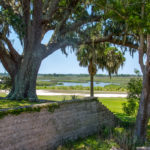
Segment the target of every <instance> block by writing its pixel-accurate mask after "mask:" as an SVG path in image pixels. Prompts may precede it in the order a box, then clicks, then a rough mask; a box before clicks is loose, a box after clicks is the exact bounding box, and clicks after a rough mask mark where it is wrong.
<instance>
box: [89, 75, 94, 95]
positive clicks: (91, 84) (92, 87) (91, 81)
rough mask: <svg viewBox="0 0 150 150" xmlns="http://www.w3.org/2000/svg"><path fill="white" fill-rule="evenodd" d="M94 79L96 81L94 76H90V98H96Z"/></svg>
mask: <svg viewBox="0 0 150 150" xmlns="http://www.w3.org/2000/svg"><path fill="white" fill-rule="evenodd" d="M93 79H94V76H93V75H92V74H90V97H94V86H93Z"/></svg>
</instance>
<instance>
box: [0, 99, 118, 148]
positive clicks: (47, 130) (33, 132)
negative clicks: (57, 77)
mask: <svg viewBox="0 0 150 150" xmlns="http://www.w3.org/2000/svg"><path fill="white" fill-rule="evenodd" d="M30 107H31V108H32V109H31V108H30ZM30 107H29V108H27V109H25V108H19V109H18V110H17V109H16V110H15V113H14V112H13V111H12V110H7V112H4V114H5V115H3V118H1V119H0V150H53V149H56V147H57V146H58V145H60V144H62V143H63V142H64V141H66V140H75V139H77V138H78V137H85V136H87V135H90V134H93V133H95V132H97V131H98V130H99V128H100V126H103V125H105V126H110V127H113V126H115V124H116V118H115V116H114V115H113V114H112V113H111V112H110V111H109V110H108V109H107V108H106V107H104V106H103V105H102V104H101V103H99V102H98V101H97V100H95V99H91V100H89V99H88V100H74V101H68V102H67V101H66V102H59V103H57V104H56V103H53V104H50V103H46V104H40V105H35V106H30ZM21 110H27V111H26V112H23V111H21ZM17 112H19V113H17Z"/></svg>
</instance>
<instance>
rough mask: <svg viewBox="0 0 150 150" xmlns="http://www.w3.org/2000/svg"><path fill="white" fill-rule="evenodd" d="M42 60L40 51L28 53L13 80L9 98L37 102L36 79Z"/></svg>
mask: <svg viewBox="0 0 150 150" xmlns="http://www.w3.org/2000/svg"><path fill="white" fill-rule="evenodd" d="M42 58H43V57H42V54H41V53H40V51H39V52H38V51H35V52H34V51H32V53H30V52H28V53H27V54H26V55H25V56H24V57H23V58H22V61H21V63H20V65H19V66H18V68H17V72H16V74H15V75H14V77H13V78H12V80H13V83H12V89H11V91H10V93H9V94H8V96H7V98H9V99H12V100H13V99H16V100H21V99H28V100H32V101H34V100H37V95H36V79H37V74H38V70H39V67H40V65H41V61H42Z"/></svg>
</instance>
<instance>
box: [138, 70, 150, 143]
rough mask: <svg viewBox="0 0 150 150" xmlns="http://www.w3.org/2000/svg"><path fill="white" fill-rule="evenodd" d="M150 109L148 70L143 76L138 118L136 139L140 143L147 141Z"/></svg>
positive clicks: (149, 77)
mask: <svg viewBox="0 0 150 150" xmlns="http://www.w3.org/2000/svg"><path fill="white" fill-rule="evenodd" d="M149 108H150V75H149V73H148V70H146V72H145V73H144V75H143V89H142V94H141V99H140V103H139V110H138V115H137V118H136V138H137V140H138V142H140V143H144V142H145V140H146V133H147V124H148V119H149Z"/></svg>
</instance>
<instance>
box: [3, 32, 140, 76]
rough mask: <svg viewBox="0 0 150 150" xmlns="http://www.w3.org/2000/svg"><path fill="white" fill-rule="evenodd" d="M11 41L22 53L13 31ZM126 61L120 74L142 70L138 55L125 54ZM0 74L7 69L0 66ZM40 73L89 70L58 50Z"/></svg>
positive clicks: (71, 55) (72, 54) (45, 60)
mask: <svg viewBox="0 0 150 150" xmlns="http://www.w3.org/2000/svg"><path fill="white" fill-rule="evenodd" d="M51 34H52V32H48V33H47V34H46V35H45V37H44V39H43V41H42V42H43V43H47V42H48V39H49V37H50V36H51ZM10 39H11V41H12V43H13V45H14V47H15V48H16V49H17V50H18V52H19V53H21V52H22V47H21V45H20V42H19V40H18V39H17V35H16V34H15V33H14V32H13V31H12V33H11V35H10ZM125 57H126V61H125V64H124V66H123V68H120V69H119V71H118V74H134V69H135V68H136V69H138V70H140V66H139V64H138V54H137V53H135V54H134V57H133V58H132V57H131V56H130V54H129V52H126V54H125ZM0 72H2V73H3V72H5V69H4V68H3V67H2V64H0ZM39 73H44V74H49V73H50V74H52V73H57V74H58V73H60V74H68V73H72V74H87V73H88V69H87V68H83V67H80V66H79V63H78V61H77V59H76V56H75V54H74V53H73V52H72V53H71V52H69V51H68V56H67V57H66V56H65V55H64V54H62V52H61V51H60V50H57V51H56V52H54V53H53V54H52V55H50V56H48V57H47V58H46V59H44V60H43V62H42V64H41V67H40V69H39ZM98 74H107V72H106V71H105V70H104V71H102V70H99V71H98Z"/></svg>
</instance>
